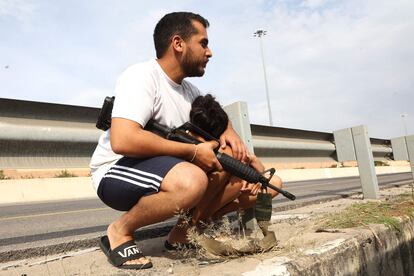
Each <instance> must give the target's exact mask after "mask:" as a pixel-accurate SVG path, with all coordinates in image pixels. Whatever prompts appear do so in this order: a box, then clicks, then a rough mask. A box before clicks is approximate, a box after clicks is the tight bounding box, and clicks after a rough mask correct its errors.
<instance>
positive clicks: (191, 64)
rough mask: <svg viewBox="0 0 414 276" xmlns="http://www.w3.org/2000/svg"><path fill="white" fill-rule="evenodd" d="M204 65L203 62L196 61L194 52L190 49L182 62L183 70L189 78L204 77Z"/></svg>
mask: <svg viewBox="0 0 414 276" xmlns="http://www.w3.org/2000/svg"><path fill="white" fill-rule="evenodd" d="M202 63H203V62H202V61H198V60H196V59H195V58H194V54H193V51H191V49H188V52H187V53H186V55H185V56H184V57H183V61H182V62H181V68H182V69H183V71H184V74H185V75H186V76H187V77H201V76H203V75H204V67H203V66H202Z"/></svg>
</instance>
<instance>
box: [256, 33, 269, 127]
mask: <svg viewBox="0 0 414 276" xmlns="http://www.w3.org/2000/svg"><path fill="white" fill-rule="evenodd" d="M253 35H254V36H255V37H258V38H259V41H260V52H261V54H262V64H263V74H264V80H265V89H266V99H267V111H268V112H269V124H270V126H273V120H272V109H271V107H270V97H269V88H268V85H267V76H266V66H265V61H264V54H263V41H262V36H265V35H266V31H265V30H261V29H259V30H257V31H256V32H254V34H253Z"/></svg>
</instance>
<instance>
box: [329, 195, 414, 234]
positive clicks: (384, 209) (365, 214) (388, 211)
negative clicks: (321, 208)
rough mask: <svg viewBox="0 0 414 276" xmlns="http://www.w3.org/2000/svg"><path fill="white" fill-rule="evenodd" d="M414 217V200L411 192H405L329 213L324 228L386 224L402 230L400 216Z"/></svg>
mask: <svg viewBox="0 0 414 276" xmlns="http://www.w3.org/2000/svg"><path fill="white" fill-rule="evenodd" d="M404 216H410V217H414V201H413V199H412V197H411V194H403V195H400V196H398V197H396V198H394V199H390V200H388V201H386V202H367V203H357V204H353V205H351V206H350V207H348V208H346V209H345V210H344V211H342V212H339V213H335V214H330V215H327V216H326V217H325V218H324V219H323V222H322V227H324V228H352V227H357V226H363V225H368V224H384V225H386V226H388V227H390V228H392V229H394V230H396V231H399V232H400V231H401V223H400V220H399V219H398V217H404Z"/></svg>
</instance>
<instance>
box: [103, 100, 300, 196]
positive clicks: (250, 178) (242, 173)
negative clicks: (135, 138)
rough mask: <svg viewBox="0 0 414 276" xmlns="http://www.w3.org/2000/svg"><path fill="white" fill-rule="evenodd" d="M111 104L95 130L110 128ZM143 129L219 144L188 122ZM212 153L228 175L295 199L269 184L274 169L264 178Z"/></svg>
mask: <svg viewBox="0 0 414 276" xmlns="http://www.w3.org/2000/svg"><path fill="white" fill-rule="evenodd" d="M113 102H114V97H106V98H105V101H104V105H103V107H102V109H101V112H100V114H99V117H98V121H97V123H96V127H97V128H99V129H102V130H107V129H109V128H110V126H111V113H112V107H113ZM144 129H145V130H148V131H152V132H155V133H156V134H158V135H160V136H162V137H164V138H166V139H169V140H174V141H178V142H182V143H189V144H199V143H202V141H200V140H198V139H196V138H195V137H194V136H191V135H190V134H189V131H191V132H192V133H196V134H197V135H199V136H201V137H203V138H204V139H205V140H207V141H210V140H215V141H217V142H219V141H218V140H217V139H216V138H214V137H213V136H211V135H210V134H209V133H207V132H206V131H204V130H203V129H201V128H199V127H198V126H196V125H194V124H192V123H190V122H187V123H185V124H183V125H182V126H180V127H178V128H175V127H173V128H169V127H167V126H164V125H162V124H159V123H157V122H155V121H154V120H149V121H148V123H147V124H146V126H145V128H144ZM214 152H215V154H216V157H217V159H218V161H219V162H220V164H221V165H222V167H223V169H224V170H225V171H227V172H229V173H230V174H232V175H234V176H237V177H239V178H241V179H243V180H245V181H247V182H248V183H260V184H261V185H262V188H271V189H273V190H275V191H277V192H279V193H281V194H282V195H284V196H285V197H287V198H288V199H290V200H295V199H296V196H295V195H293V194H291V193H289V192H288V191H285V190H283V189H280V188H278V187H276V186H274V185H272V184H270V179H271V178H272V177H273V175H274V173H275V171H276V170H275V169H274V168H271V169H269V170H266V171H265V172H263V174H265V173H267V172H269V177H265V176H264V175H263V174H261V173H259V172H258V171H256V170H255V169H253V168H252V167H250V166H248V165H246V164H243V163H242V162H240V161H239V160H237V159H234V158H233V157H231V156H229V155H227V154H225V153H221V152H219V151H218V149H216V150H215V151H214Z"/></svg>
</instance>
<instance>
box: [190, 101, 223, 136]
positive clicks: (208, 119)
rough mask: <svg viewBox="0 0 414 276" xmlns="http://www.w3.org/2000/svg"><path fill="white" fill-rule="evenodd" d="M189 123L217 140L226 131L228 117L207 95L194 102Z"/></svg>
mask: <svg viewBox="0 0 414 276" xmlns="http://www.w3.org/2000/svg"><path fill="white" fill-rule="evenodd" d="M190 122H191V123H193V124H194V125H196V126H198V127H199V128H201V129H203V130H204V131H206V132H208V133H210V134H211V135H212V136H214V137H215V138H217V139H218V138H219V137H220V135H221V134H222V133H223V132H224V131H225V130H226V128H227V124H228V122H229V117H228V116H227V113H226V112H225V111H224V110H223V108H222V107H221V106H220V104H219V103H218V102H217V101H216V100H215V98H214V97H213V96H212V95H210V94H207V95H205V96H198V97H197V98H196V99H195V100H194V102H193V104H192V105H191V111H190Z"/></svg>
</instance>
